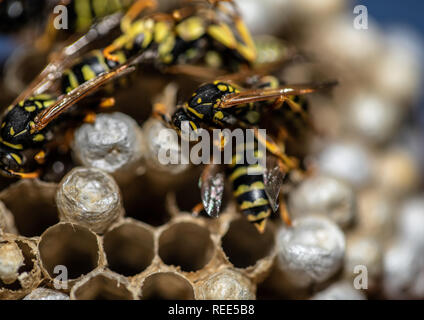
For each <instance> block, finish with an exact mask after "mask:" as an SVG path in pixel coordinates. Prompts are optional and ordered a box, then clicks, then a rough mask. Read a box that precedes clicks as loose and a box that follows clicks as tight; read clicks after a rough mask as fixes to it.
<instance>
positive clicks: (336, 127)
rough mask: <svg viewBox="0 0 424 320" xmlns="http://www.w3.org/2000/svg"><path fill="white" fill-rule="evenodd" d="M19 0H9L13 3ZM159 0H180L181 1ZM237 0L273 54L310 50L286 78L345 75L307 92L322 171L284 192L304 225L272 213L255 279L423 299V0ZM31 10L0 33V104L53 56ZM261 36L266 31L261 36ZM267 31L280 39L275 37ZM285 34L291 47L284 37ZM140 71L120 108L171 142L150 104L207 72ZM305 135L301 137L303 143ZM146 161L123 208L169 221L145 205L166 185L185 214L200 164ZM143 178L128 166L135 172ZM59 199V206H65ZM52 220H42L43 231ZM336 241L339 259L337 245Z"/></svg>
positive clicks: (329, 295)
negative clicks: (42, 46)
mask: <svg viewBox="0 0 424 320" xmlns="http://www.w3.org/2000/svg"><path fill="white" fill-rule="evenodd" d="M19 1H21V0H9V2H10V3H14V2H19ZM159 2H160V4H161V9H166V8H169V7H172V6H175V4H176V3H179V1H178V0H169V1H160V0H159ZM236 2H237V3H238V4H239V6H240V8H241V11H242V13H243V17H244V19H245V21H246V24H247V25H248V27H249V29H250V30H251V32H252V33H253V34H254V35H255V40H256V43H257V44H258V48H259V47H260V48H261V49H260V52H261V54H262V55H263V57H265V58H267V57H268V58H269V56H273V55H278V54H279V52H280V50H281V51H284V52H285V49H286V48H287V47H291V48H295V49H296V50H297V52H298V53H299V54H300V56H302V57H303V60H301V61H300V62H299V63H293V64H290V65H288V66H287V67H286V68H284V69H283V70H278V69H277V70H273V74H275V75H277V76H278V77H279V78H280V79H281V80H283V81H286V82H288V83H310V82H318V81H325V80H328V79H338V80H339V82H340V85H339V86H337V88H335V89H334V92H332V94H331V95H320V94H317V95H311V96H310V102H311V103H310V105H311V110H310V112H311V116H312V118H313V122H314V124H315V126H316V129H317V132H319V133H320V134H319V135H316V136H314V137H311V139H310V141H309V140H308V142H307V143H306V142H305V146H306V145H307V148H308V159H307V161H308V163H311V164H312V167H313V169H314V173H315V174H316V176H312V177H308V178H306V179H305V181H302V182H301V183H299V185H298V186H296V188H294V191H292V190H290V192H289V193H288V205H289V209H290V210H289V211H290V213H291V214H292V215H293V217H294V219H299V220H298V221H303V222H304V223H305V224H304V225H303V227H302V225H301V223H300V227H299V228H298V229H296V228H293V229H292V230H289V231H287V229H285V228H284V226H282V225H281V222H280V220H279V219H278V218H275V219H274V220H273V223H275V226H276V230H277V232H275V233H272V234H271V235H270V239H271V241H270V243H272V245H270V247H272V248H273V249H272V250H271V249H270V252H271V251H272V252H274V251H273V250H274V247H273V246H274V243H273V241H272V239H274V236H275V239H276V241H275V243H276V244H275V252H276V256H277V258H276V259H275V263H274V264H273V266H272V268H273V271H272V272H270V273H269V276H267V278H266V277H265V276H264V279H262V278H261V282H260V283H258V290H257V297H258V298H271V299H275V298H294V299H296V298H308V299H309V298H319V299H337V298H352V299H365V298H370V299H376V298H377V299H380V298H388V299H424V254H423V253H424V233H423V232H422V226H423V225H424V194H423V187H424V183H423V182H424V175H423V172H424V146H423V141H424V139H423V136H424V93H423V90H422V88H423V74H424V19H422V13H423V12H424V10H423V9H424V3H422V2H420V1H414V0H404V1H397V0H391V1H384V0H367V1H347V0H346V1H343V0H319V1H318V0H278V1H277V0H260V1H259V0H238V1H236ZM33 3H36V2H33ZM358 5H363V6H365V7H366V8H367V13H368V19H367V21H368V25H367V28H366V29H357V28H355V27H354V21H355V19H356V18H357V15H356V14H354V8H355V7H356V6H358ZM15 9H16V8H15ZM18 11H19V10H18ZM37 12H38V11H37ZM6 13H7V12H6ZM0 14H5V12H0ZM34 14H35V18H38V19H35V20H34V21H32V22H30V23H29V24H27V25H25V26H24V25H20V24H19V23H18V24H17V25H16V27H15V26H14V25H6V26H4V25H3V26H2V30H7V32H6V31H5V32H4V33H2V34H0V67H1V73H0V92H1V96H0V104H1V105H2V106H3V107H6V106H7V105H8V104H9V103H10V101H12V100H13V98H14V97H15V96H16V95H17V94H19V93H20V91H21V90H22V88H23V87H25V84H26V83H27V82H28V81H29V80H31V79H32V78H33V76H34V75H36V74H37V70H40V69H41V68H42V66H43V65H44V64H45V62H46V58H47V55H46V54H40V53H37V51H36V50H34V39H36V37H37V34H38V35H39V33H40V28H39V25H42V22H43V19H41V21H39V20H40V19H39V18H41V17H42V16H41V15H40V16H38V15H39V13H34ZM362 14H364V12H362ZM1 22H2V21H0V25H1ZM362 22H364V21H362ZM21 27H22V28H21ZM264 35H265V36H268V37H265V38H264V37H261V36H264ZM270 38H272V39H273V41H274V40H276V39H277V40H276V42H267V41H268V40H269V39H270ZM280 41H281V46H279V45H275V46H274V44H275V43H279V44H280ZM270 43H272V45H269V44H270ZM281 48H283V49H281ZM22 57H23V58H25V59H22ZM24 60H25V61H24ZM143 77H144V78H143ZM140 78H141V79H149V81H138V82H137V83H136V86H137V87H133V88H132V89H129V90H120V92H118V93H117V102H118V103H117V106H116V109H115V108H114V110H118V111H121V112H123V113H125V114H127V115H129V116H130V117H132V118H133V119H134V120H135V121H136V123H137V124H138V125H139V127H140V128H143V134H145V135H146V137H148V139H146V141H147V143H151V145H153V147H152V148H151V149H154V151H157V150H158V149H160V144H161V143H160V141H159V142H158V141H155V133H154V131H152V130H151V128H150V129H149V127H148V126H147V128H146V125H145V124H146V122H148V121H146V120H147V119H148V118H149V116H150V111H151V102H152V101H153V100H154V99H155V97H156V96H157V95H160V94H161V93H162V90H163V88H164V87H165V85H166V84H168V83H169V82H171V81H175V82H178V81H179V82H178V83H179V85H180V87H182V89H185V90H186V91H187V92H190V93H191V92H192V90H193V88H195V87H196V86H197V85H198V83H197V82H196V81H191V80H193V79H188V80H187V79H184V80H183V81H181V79H178V77H177V76H176V77H171V76H169V75H163V74H161V73H160V72H157V70H154V72H153V73H147V72H146V73H143V74H142V76H140ZM137 128H138V127H137ZM149 130H150V131H149ZM152 132H153V133H152ZM156 136H157V135H156ZM149 139H150V140H149ZM152 141H153V142H152ZM302 142H303V141H302ZM299 145H302V147H303V143H299ZM149 151H150V150H149ZM152 154H153V156H152V155H147V156H146V154H143V156H144V157H146V158H148V157H149V156H150V157H151V158H152V159H153V160H155V159H156V158H155V157H154V156H155V154H154V152H153V153H152ZM152 159H150V160H152ZM156 160H157V159H156ZM78 161H80V163H78ZM64 162H65V163H69V164H70V166H71V167H73V166H76V165H78V164H79V165H81V163H82V161H81V160H78V159H77V157H75V153H74V157H71V156H69V155H67V160H66V161H64ZM145 167H146V168H147V169H146V170H145V171H143V172H142V173H141V174H140V175H141V176H142V177H141V178H140V181H138V182H136V183H133V182H131V184H129V183H128V184H126V185H125V188H124V187H123V188H122V190H125V189H126V190H125V192H127V193H128V190H131V195H130V196H131V197H132V198H133V199H135V201H134V203H133V205H131V204H129V203H130V202H129V201H127V199H126V194H125V193H124V206H125V209H126V215H127V216H130V217H134V218H135V219H137V220H140V221H143V222H147V223H149V224H152V225H155V226H161V225H163V224H165V223H167V222H168V221H169V220H168V218H169V217H168V216H167V214H168V213H166V214H165V216H166V219H164V221H162V220H161V221H159V222H157V221H156V222H154V223H153V222H152V221H151V220H154V219H155V218H154V217H153V218H152V215H150V214H149V213H150V212H153V211H155V212H159V211H163V212H165V211H166V210H167V209H166V208H165V197H168V194H169V192H171V193H172V192H175V193H176V204H177V206H178V209H179V210H180V211H178V210H177V209H176V211H177V212H178V213H181V211H188V210H190V209H191V208H192V207H193V206H194V205H195V204H196V203H197V202H198V200H199V199H198V198H199V190H198V186H197V182H198V173H199V171H197V172H196V171H189V169H187V168H182V169H181V171H182V172H183V174H184V172H186V173H187V172H188V174H187V175H188V176H190V177H189V178H187V181H188V180H190V182H189V183H188V182H187V183H186V182H185V181H184V182H183V181H182V179H181V176H183V174H182V175H181V176H178V174H174V172H173V171H172V170H170V169H169V168H163V167H160V166H157V167H154V166H153V165H152V166H151V167H149V163H147V165H146V166H145ZM158 167H159V168H158ZM62 168H63V169H62V171H61V172H60V176H59V177H58V178H57V179H56V180H55V181H60V179H61V178H62V177H63V175H64V174H66V173H67V171H69V168H68V167H66V166H65V165H63V166H62ZM196 169H197V168H196ZM155 170H156V171H155ZM161 170H162V171H161ZM184 170H187V171H184ZM146 172H147V173H146ZM164 172H165V173H166V174H163V173H164ZM193 172H195V173H193ZM112 173H114V172H112ZM145 173H146V174H145ZM149 174H151V176H149ZM179 174H180V173H179ZM143 175H144V176H143ZM145 176H147V181H148V182H147V183H148V185H149V189H151V190H145V189H143V190H144V191H143V194H142V196H143V197H144V198H145V199H144V198H143V202H138V201H139V199H138V198H139V197H140V192H139V190H141V189H142V188H143V187H144V186H145V184H146V180H143V179H145ZM317 177H318V178H317ZM133 178H134V174H133V171H130V177H129V179H133ZM137 179H139V178H137ZM149 179H150V180H149ZM180 180H181V181H180ZM0 182H1V184H2V188H4V190H5V191H4V192H3V194H4V196H3V199H2V200H3V201H5V199H6V201H5V202H6V205H7V206H10V203H11V204H12V205H13V204H14V203H15V202H16V201H17V200H16V199H14V198H16V197H14V196H11V194H12V195H13V193H8V190H9V189H10V188H12V189H13V186H12V187H10V182H9V180H8V181H7V182H4V183H3V180H0ZM130 185H131V186H130ZM150 185H151V186H152V188H150ZM24 192H27V191H26V190H25V191H24ZM149 192H150V193H152V195H150V194H149ZM132 193H133V194H132ZM155 193H156V194H155ZM187 195H190V197H188V196H187ZM128 197H129V196H128ZM179 199H182V201H180V200H179ZM182 203H184V205H183V204H182ZM19 205H20V204H19ZM19 205H16V207H19ZM30 205H31V204H30ZM130 207H131V208H132V209H129V208H130ZM158 207H160V209H158ZM52 208H53V209H52V211H53V212H54V213H55V211H56V208H55V207H52ZM140 208H143V210H144V209H146V208H148V210H147V209H146V212H147V213H146V216H148V217H147V218H146V217H145V216H140V215H139V212H141V211H143V210H140ZM149 210H150V211H149ZM12 211H13V210H12ZM22 211H24V210H22ZM318 211H319V212H318ZM25 214H26V212H25V213H24V214H22V219H21V221H23V222H24V224H25V223H27V219H26V216H25ZM312 214H319V215H321V216H322V215H324V216H325V218H326V221H327V220H330V223H328V221H327V222H325V223H324V224H320V223H315V222H313V226H312V227H311V226H310V225H308V223H311V220H308V218H306V219H305V217H309V216H310V215H312ZM143 215H144V211H143ZM156 218H157V217H156ZM149 219H150V220H149ZM302 219H303V220H302ZM159 220H160V219H159ZM218 221H221V220H219V219H218ZM223 221H225V218H224V220H223ZM295 221H296V220H295ZM302 228H303V229H302ZM18 229H19V226H18ZM246 230H247V229H246ZM335 230H336V231H335ZM42 232H44V230H41V231H40V234H41V233H42ZM242 232H243V231H242ZM249 232H250V231H249ZM291 232H293V234H294V235H293V238H294V239H295V240H294V241H293V242H292V243H290V239H289V237H288V236H286V235H287V234H290V233H291ZM235 234H236V235H235V236H234V238H233V240H234V243H236V244H239V243H242V242H241V241H239V240H240V239H241V238H240V237H239V236H238V234H237V232H236V233H235ZM335 234H336V236H335ZM36 235H37V236H38V235H39V234H36ZM323 235H324V236H323ZM256 236H257V234H256ZM246 238H250V235H249V236H248V237H246ZM322 238H325V239H327V240H328V239H330V240H331V241H330V240H328V241H329V242H331V243H329V244H328V243H325V241H321V240H322ZM251 239H255V238H251ZM288 239H289V240H288ZM311 239H312V240H311ZM332 239H333V240H334V239H335V240H334V241H332ZM311 242H313V245H310V244H311ZM293 243H294V244H293ZM323 243H324V244H323ZM345 243H346V246H345ZM291 245H303V246H304V248H305V250H306V251H305V252H308V250H310V248H315V247H314V246H316V247H318V248H320V249H323V250H324V251H325V250H326V249H327V250H328V252H329V253H328V256H330V258H329V261H328V264H326V265H324V264H323V265H320V263H323V261H324V262H327V261H325V259H322V258H320V257H318V258H316V257H313V252H312V253H311V252H309V253H310V254H311V256H312V258H311V259H310V261H307V262H305V261H303V260H302V259H303V258H302V257H300V258H299V256H293V257H291V256H290V257H287V256H285V254H287V252H292V251H295V250H286V249H287V247H289V248H290V246H291ZM327 245H328V246H327ZM332 246H334V248H333V247H332ZM247 247H248V246H247ZM323 247H325V248H323ZM328 248H330V249H331V250H329V249H328ZM247 249H249V248H247ZM333 249H334V250H333ZM228 251H229V252H226V254H227V255H230V254H231V252H230V251H236V250H235V249H234V247H232V246H230V250H228ZM257 251H258V252H262V248H257ZM311 251H313V250H311ZM246 252H247V253H245V251H242V254H240V256H243V257H244V256H246V255H248V253H249V251H248V250H246ZM315 252H316V251H315ZM334 252H336V253H337V256H336V257H335V256H332V254H333V253H334ZM305 256H306V255H305ZM270 259H271V258H270ZM296 259H298V260H296ZM314 259H316V260H314ZM332 259H333V260H332ZM271 260H272V259H271ZM287 260H290V262H291V263H287ZM330 260H331V261H330ZM253 261H254V262H253V264H252V265H254V264H255V263H256V260H255V259H253ZM273 261H274V260H273ZM296 263H297V264H296ZM308 263H309V265H308ZM356 265H365V266H367V267H368V270H369V289H368V290H364V291H358V290H356V289H353V287H352V281H353V278H354V276H355V275H354V274H353V273H352V268H353V267H354V266H356ZM249 267H250V266H249ZM269 267H270V268H271V264H270V266H269ZM290 268H293V269H290ZM314 268H317V269H318V270H315V269H314ZM310 270H312V271H310ZM315 271H316V272H315ZM267 274H268V273H267ZM255 285H256V284H255Z"/></svg>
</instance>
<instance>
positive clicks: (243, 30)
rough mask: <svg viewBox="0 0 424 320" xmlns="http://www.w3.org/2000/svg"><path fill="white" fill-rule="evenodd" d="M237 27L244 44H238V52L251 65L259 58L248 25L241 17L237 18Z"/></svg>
mask: <svg viewBox="0 0 424 320" xmlns="http://www.w3.org/2000/svg"><path fill="white" fill-rule="evenodd" d="M235 27H236V29H237V31H238V32H239V34H240V37H241V39H242V41H243V42H244V43H241V42H237V51H238V52H240V53H241V54H242V55H243V56H244V57H245V58H246V59H247V60H248V61H250V62H251V63H253V62H255V60H256V56H257V53H256V46H255V43H254V41H253V39H252V36H251V35H250V32H249V30H248V28H247V26H246V24H245V23H244V21H243V19H241V18H240V17H239V16H237V17H235Z"/></svg>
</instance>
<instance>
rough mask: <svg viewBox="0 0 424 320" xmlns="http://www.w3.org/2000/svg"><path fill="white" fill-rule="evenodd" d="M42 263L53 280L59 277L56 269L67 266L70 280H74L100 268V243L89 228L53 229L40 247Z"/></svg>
mask: <svg viewBox="0 0 424 320" xmlns="http://www.w3.org/2000/svg"><path fill="white" fill-rule="evenodd" d="M38 249H39V254H40V260H41V264H42V267H43V268H44V270H45V272H47V273H48V276H49V277H50V278H55V277H56V276H57V275H58V272H57V270H55V268H56V266H65V267H66V269H67V273H68V279H69V280H74V279H77V278H79V277H80V276H82V275H84V274H87V273H89V272H90V271H92V270H94V269H95V268H96V267H97V266H98V265H99V256H100V255H99V250H100V248H99V243H98V239H97V237H96V235H95V234H94V233H93V232H91V231H89V230H88V229H86V228H84V227H81V226H78V225H73V224H70V223H60V224H57V225H55V226H53V227H50V228H49V229H48V230H46V232H44V233H43V234H42V235H41V238H40V242H39V244H38Z"/></svg>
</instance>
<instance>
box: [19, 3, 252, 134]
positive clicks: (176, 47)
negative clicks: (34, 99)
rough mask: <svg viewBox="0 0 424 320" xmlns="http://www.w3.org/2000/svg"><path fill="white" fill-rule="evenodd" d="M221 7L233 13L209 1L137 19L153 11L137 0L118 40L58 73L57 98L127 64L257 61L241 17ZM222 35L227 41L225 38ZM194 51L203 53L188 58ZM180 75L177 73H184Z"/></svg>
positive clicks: (39, 124) (42, 120)
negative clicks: (216, 58) (212, 55)
mask: <svg viewBox="0 0 424 320" xmlns="http://www.w3.org/2000/svg"><path fill="white" fill-rule="evenodd" d="M221 2H228V3H230V4H231V5H232V6H231V8H232V9H233V11H235V10H236V7H235V4H234V3H233V2H232V1H228V0H227V1H224V0H220V1H217V0H209V1H204V2H202V3H200V4H197V3H196V4H192V5H191V6H189V7H183V8H181V9H178V10H175V11H173V12H172V14H162V13H154V14H152V15H148V16H146V17H143V18H140V19H136V17H137V15H139V14H140V12H141V11H143V10H144V9H146V8H152V7H153V8H154V7H155V6H156V2H155V1H153V0H140V1H137V2H136V3H135V4H134V5H133V6H132V7H131V8H130V9H129V10H128V12H127V14H126V15H125V16H124V17H123V19H122V21H121V26H122V29H123V30H124V32H123V35H122V36H120V37H118V38H117V39H116V40H115V41H114V42H113V43H112V44H111V45H110V46H108V47H106V48H105V49H103V50H94V51H92V52H90V53H89V54H88V55H86V56H84V57H83V58H82V59H78V60H76V61H74V63H73V64H72V65H71V66H70V67H69V68H67V69H65V70H62V72H61V78H62V93H67V92H70V91H72V90H75V89H77V88H78V87H79V86H81V85H82V84H84V83H85V82H86V81H89V80H92V79H95V78H96V77H98V76H99V75H100V74H102V73H107V72H111V71H112V70H114V69H116V68H117V67H119V66H121V65H123V64H125V63H127V62H128V61H129V60H132V61H133V62H134V61H136V63H140V61H146V60H149V59H153V61H154V62H155V63H156V64H160V65H161V64H165V65H176V67H181V69H184V70H185V69H186V68H187V69H190V70H191V71H193V67H194V66H191V65H186V63H189V62H190V63H191V62H193V61H194V60H192V59H195V60H197V58H200V56H202V57H204V56H205V54H207V53H208V52H210V50H211V49H213V48H214V49H215V51H216V52H218V51H219V50H221V53H222V54H226V56H225V57H226V58H228V59H227V60H228V61H230V60H231V59H230V58H231V57H233V58H234V59H236V60H237V61H244V63H246V64H250V63H251V62H253V61H254V59H255V56H256V54H255V46H254V43H253V41H252V38H251V36H250V33H249V32H248V30H247V28H246V26H245V25H244V23H243V21H242V20H241V18H240V16H239V15H238V14H236V13H234V12H233V11H231V10H230V11H228V10H227V8H225V9H223V8H221V6H220V5H221ZM228 12H229V13H228ZM218 13H224V14H225V16H228V15H230V16H231V18H232V20H231V21H233V24H234V26H233V28H231V27H230V25H229V24H228V23H226V22H223V20H222V18H221V16H219V17H218ZM223 35H225V36H226V37H227V38H225V39H224V38H223ZM238 39H243V40H238ZM195 51H196V52H202V54H201V55H200V56H198V54H197V53H196V54H195V55H193V52H195ZM196 57H197V58H196ZM180 63H181V64H182V65H180ZM183 65H184V66H183ZM184 70H180V71H181V72H183V73H184V72H185V71H184ZM196 70H197V69H196ZM174 71H175V70H174ZM189 72H190V71H189ZM56 73H57V72H56ZM46 81H48V82H51V80H46ZM41 83H42V84H41V85H40V84H39V85H38V86H37V88H38V89H39V88H43V87H45V85H44V84H45V83H43V81H42V82H41ZM31 88H34V87H31ZM31 92H32V91H31ZM36 93H38V91H36ZM23 98H25V95H23ZM21 100H23V99H21ZM106 104H109V105H113V99H110V98H107V99H106ZM63 111H64V110H63ZM60 112H62V111H61V110H60V109H58V108H56V109H55V114H56V115H59V114H60ZM51 119H52V118H50V117H43V116H39V117H37V121H36V124H35V129H36V130H40V129H42V128H44V127H45V126H46V125H47V124H48V122H49V121H51Z"/></svg>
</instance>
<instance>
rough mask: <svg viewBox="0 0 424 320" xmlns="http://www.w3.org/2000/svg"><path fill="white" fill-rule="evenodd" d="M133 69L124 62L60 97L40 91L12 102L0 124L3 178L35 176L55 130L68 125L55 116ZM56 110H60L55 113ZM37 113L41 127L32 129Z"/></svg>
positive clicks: (0, 170) (0, 161) (52, 140)
mask: <svg viewBox="0 0 424 320" xmlns="http://www.w3.org/2000/svg"><path fill="white" fill-rule="evenodd" d="M133 70H134V68H133V67H132V66H131V64H130V63H128V64H125V65H123V66H120V67H119V68H117V69H115V70H113V71H111V72H108V73H104V74H102V75H100V76H99V77H96V78H94V79H92V80H90V81H87V82H86V83H84V84H83V85H81V86H79V87H78V88H76V89H75V90H73V91H71V92H69V93H68V94H67V95H65V96H62V97H60V98H58V97H56V96H54V95H52V94H46V93H43V94H37V95H34V96H31V97H29V98H27V99H25V100H22V101H20V102H18V103H17V104H12V105H11V106H10V107H9V108H7V110H6V111H5V113H4V114H3V116H2V120H1V125H0V173H1V174H2V175H3V176H6V177H20V178H36V177H38V176H39V175H40V174H41V171H40V170H39V168H40V166H41V165H42V164H43V163H44V161H45V158H46V154H47V153H48V151H49V150H50V148H51V146H52V145H54V144H55V139H56V135H57V134H59V133H60V132H58V131H64V130H65V129H66V128H67V127H69V126H70V125H71V122H70V121H69V118H66V117H65V118H63V117H62V119H61V118H58V116H59V115H60V114H62V113H63V111H65V110H68V109H69V108H70V107H72V106H73V105H74V104H75V103H77V102H78V101H79V100H81V99H83V98H84V97H86V96H87V95H89V94H91V93H92V92H93V91H95V90H97V89H98V88H99V87H101V86H103V85H105V84H106V83H108V82H109V81H113V80H114V79H116V78H118V77H120V76H123V75H125V74H127V73H129V72H131V71H133ZM58 109H60V110H61V111H60V112H59V113H56V111H57V110H58ZM75 109H76V110H78V108H75ZM78 111H79V110H78ZM84 111H86V110H84ZM40 115H43V119H44V120H43V127H42V128H39V129H34V127H35V126H36V124H37V121H38V117H39V116H40ZM68 115H69V114H68ZM81 115H84V112H82V113H80V114H78V112H77V114H76V115H75V116H81ZM64 116H65V115H64ZM53 120H54V121H53ZM62 120H63V121H62ZM62 133H63V132H62Z"/></svg>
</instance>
